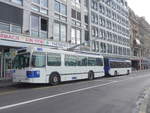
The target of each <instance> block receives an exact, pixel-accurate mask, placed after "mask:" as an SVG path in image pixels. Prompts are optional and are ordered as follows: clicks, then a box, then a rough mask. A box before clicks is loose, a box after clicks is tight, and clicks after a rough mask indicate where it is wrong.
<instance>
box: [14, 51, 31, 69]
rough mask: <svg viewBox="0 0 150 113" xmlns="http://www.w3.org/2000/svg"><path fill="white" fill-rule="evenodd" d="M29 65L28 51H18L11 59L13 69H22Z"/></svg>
mask: <svg viewBox="0 0 150 113" xmlns="http://www.w3.org/2000/svg"><path fill="white" fill-rule="evenodd" d="M28 67H30V53H29V52H26V53H19V54H17V55H16V57H15V58H14V60H13V68H14V69H23V68H28Z"/></svg>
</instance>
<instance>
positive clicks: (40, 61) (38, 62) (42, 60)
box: [31, 52, 46, 68]
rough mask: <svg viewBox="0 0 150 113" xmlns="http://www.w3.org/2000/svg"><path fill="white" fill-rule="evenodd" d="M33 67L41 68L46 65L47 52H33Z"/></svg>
mask: <svg viewBox="0 0 150 113" xmlns="http://www.w3.org/2000/svg"><path fill="white" fill-rule="evenodd" d="M31 62H32V67H35V68H41V67H45V66H46V54H45V53H42V52H34V53H33V54H32V61H31Z"/></svg>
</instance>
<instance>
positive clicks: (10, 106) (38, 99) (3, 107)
mask: <svg viewBox="0 0 150 113" xmlns="http://www.w3.org/2000/svg"><path fill="white" fill-rule="evenodd" d="M116 82H118V81H112V82H108V83H105V84H101V85H95V86H91V87H86V88H82V89H77V90H73V91H68V92H65V93H59V94H56V95H51V96H45V97H41V98H37V99H32V100H28V101H24V102H20V103H16V104H11V105H6V106H2V107H0V110H4V109H8V108H12V107H16V106H20V105H25V104H29V103H33V102H37V101H40V100H45V99H50V98H54V97H58V96H62V95H66V94H71V93H77V92H80V91H85V90H89V89H93V88H97V87H102V86H107V85H110V84H113V83H116Z"/></svg>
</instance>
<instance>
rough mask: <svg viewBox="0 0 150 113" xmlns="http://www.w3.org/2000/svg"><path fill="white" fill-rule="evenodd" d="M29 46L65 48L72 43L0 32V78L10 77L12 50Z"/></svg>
mask: <svg viewBox="0 0 150 113" xmlns="http://www.w3.org/2000/svg"><path fill="white" fill-rule="evenodd" d="M29 46H46V47H55V48H63V49H66V48H69V47H71V46H74V45H71V44H68V43H63V42H54V41H50V40H43V39H37V38H31V37H25V36H22V35H14V34H9V33H0V80H1V79H10V78H12V73H11V69H12V66H13V59H14V57H15V55H14V52H15V51H16V50H17V49H19V48H24V47H29Z"/></svg>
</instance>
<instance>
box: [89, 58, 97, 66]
mask: <svg viewBox="0 0 150 113" xmlns="http://www.w3.org/2000/svg"><path fill="white" fill-rule="evenodd" d="M88 66H96V58H92V57H88Z"/></svg>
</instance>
